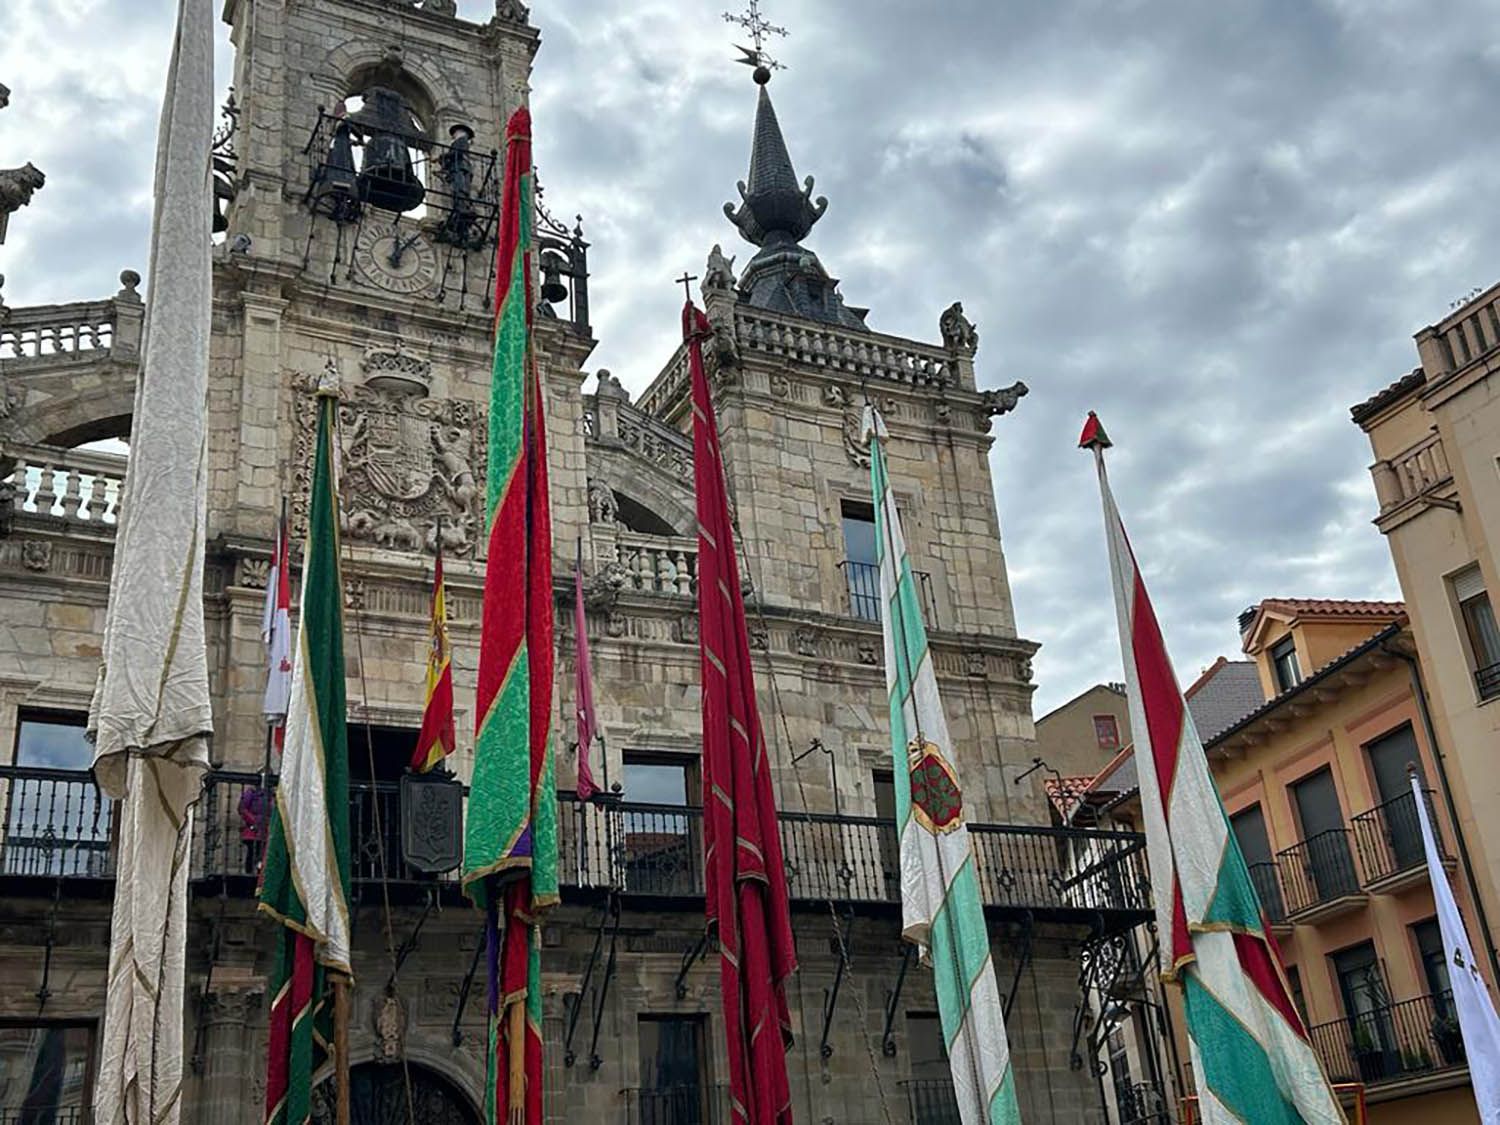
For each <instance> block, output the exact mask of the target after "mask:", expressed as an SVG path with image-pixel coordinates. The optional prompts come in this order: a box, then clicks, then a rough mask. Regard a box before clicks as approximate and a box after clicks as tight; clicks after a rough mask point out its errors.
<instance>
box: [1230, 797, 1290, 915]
mask: <svg viewBox="0 0 1500 1125" xmlns="http://www.w3.org/2000/svg"><path fill="white" fill-rule="evenodd" d="M1229 826H1230V827H1231V828H1233V829H1234V838H1235V839H1236V840H1238V841H1239V845H1240V854H1241V855H1243V856H1244V857H1245V864H1246V866H1248V867H1249V868H1250V882H1251V883H1252V884H1254V886H1255V893H1256V895H1257V896H1259V898H1260V905H1261V907H1262V908H1263V909H1264V910H1265V912H1266V917H1267V918H1269V919H1271V921H1273V922H1280V921H1282V920H1283V919H1285V918H1286V906H1285V905H1284V904H1283V902H1282V900H1281V881H1280V880H1279V879H1278V878H1277V868H1276V860H1275V859H1274V858H1273V857H1272V855H1271V837H1270V835H1269V834H1268V833H1267V832H1266V814H1265V812H1264V810H1262V809H1261V807H1260V806H1259V805H1251V806H1250V807H1249V808H1248V809H1244V810H1242V811H1240V812H1237V813H1235V814H1234V816H1232V817H1230V818H1229Z"/></svg>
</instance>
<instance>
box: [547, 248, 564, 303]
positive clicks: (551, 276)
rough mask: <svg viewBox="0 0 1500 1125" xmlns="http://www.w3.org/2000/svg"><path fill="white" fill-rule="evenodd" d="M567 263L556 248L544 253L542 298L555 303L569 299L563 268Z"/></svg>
mask: <svg viewBox="0 0 1500 1125" xmlns="http://www.w3.org/2000/svg"><path fill="white" fill-rule="evenodd" d="M565 265H567V262H566V261H565V260H564V258H563V256H562V255H561V254H559V253H558V252H557V251H555V250H548V251H546V252H544V253H543V254H542V300H544V301H546V302H547V303H548V304H549V305H555V304H557V303H559V302H560V301H566V300H567V299H568V287H567V286H566V285H564V284H563V282H562V268H563V266H565Z"/></svg>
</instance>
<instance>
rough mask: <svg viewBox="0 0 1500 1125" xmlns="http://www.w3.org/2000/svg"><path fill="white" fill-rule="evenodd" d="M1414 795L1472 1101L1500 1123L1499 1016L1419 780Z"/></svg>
mask: <svg viewBox="0 0 1500 1125" xmlns="http://www.w3.org/2000/svg"><path fill="white" fill-rule="evenodd" d="M1411 792H1412V797H1413V798H1414V799H1415V800H1416V802H1417V818H1418V819H1419V820H1420V821H1421V822H1422V847H1423V849H1424V850H1425V851H1426V853H1427V877H1428V879H1429V880H1430V881H1431V883H1432V898H1433V901H1434V902H1435V903H1437V916H1438V928H1439V929H1441V930H1442V933H1443V953H1444V956H1445V957H1446V958H1447V961H1448V984H1449V986H1450V987H1451V988H1452V989H1453V1007H1454V1008H1455V1009H1457V1011H1458V1027H1459V1030H1460V1031H1461V1032H1462V1033H1463V1037H1464V1054H1465V1055H1467V1056H1468V1059H1469V1081H1470V1082H1471V1083H1472V1084H1473V1086H1474V1102H1475V1104H1476V1105H1478V1107H1479V1120H1480V1121H1483V1122H1484V1123H1485V1125H1497V1123H1500V1017H1497V1016H1496V1015H1495V1004H1494V1001H1492V1000H1491V999H1490V993H1489V989H1487V988H1486V987H1485V985H1484V978H1483V977H1481V976H1480V975H1479V965H1478V963H1477V962H1476V961H1475V960H1474V947H1473V946H1471V945H1470V944H1469V934H1468V931H1467V930H1465V929H1464V920H1463V917H1462V915H1460V914H1459V912H1458V903H1457V902H1455V901H1454V899H1453V888H1452V887H1451V886H1449V885H1448V873H1447V871H1446V870H1445V869H1444V867H1443V858H1442V854H1441V852H1440V851H1439V850H1438V846H1437V840H1436V838H1435V837H1434V836H1433V833H1432V822H1431V821H1430V820H1429V819H1428V817H1427V799H1426V795H1425V794H1424V793H1423V792H1422V784H1421V782H1420V781H1419V780H1418V779H1417V778H1416V777H1413V778H1412V779H1411Z"/></svg>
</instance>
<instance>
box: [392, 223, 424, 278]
mask: <svg viewBox="0 0 1500 1125" xmlns="http://www.w3.org/2000/svg"><path fill="white" fill-rule="evenodd" d="M421 237H422V233H421V232H420V231H418V232H417V233H416V234H414V235H412V236H411V237H410V238H407V239H402V237H401V236H400V235H399V234H393V235H392V236H391V255H390V258H389V259H388V260H389V261H390V263H391V268H392V269H400V268H401V255H403V254H405V253H406V252H407V251H408V250H410V249H411V248H412V247H413V246H414V245H416V242H417V239H419V238H421Z"/></svg>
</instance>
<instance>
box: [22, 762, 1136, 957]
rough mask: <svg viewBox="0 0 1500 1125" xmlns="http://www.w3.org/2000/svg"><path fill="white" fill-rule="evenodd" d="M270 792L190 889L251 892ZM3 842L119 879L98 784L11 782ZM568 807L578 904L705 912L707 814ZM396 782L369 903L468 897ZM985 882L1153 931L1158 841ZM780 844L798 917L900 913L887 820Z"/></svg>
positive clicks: (561, 819)
mask: <svg viewBox="0 0 1500 1125" xmlns="http://www.w3.org/2000/svg"><path fill="white" fill-rule="evenodd" d="M274 784H275V779H274V778H272V779H269V781H268V787H267V788H266V789H262V782H261V778H260V776H259V775H258V774H255V773H246V772H241V773H236V772H231V771H215V772H214V773H212V774H210V775H209V777H208V779H207V782H206V784H205V787H204V793H203V798H202V800H201V801H200V802H199V804H198V807H197V810H196V813H195V817H194V833H195V840H194V848H193V863H192V871H193V877H194V879H195V880H197V881H198V882H199V883H200V885H202V884H212V885H213V886H215V887H216V888H217V887H225V888H228V889H229V890H231V891H232V892H233V893H242V894H249V893H252V892H253V888H254V883H255V875H256V870H257V867H258V865H259V862H260V855H261V840H262V838H263V832H264V824H265V820H266V817H265V811H266V810H267V809H268V808H269V799H270V789H271V787H274ZM0 794H3V795H4V801H5V805H4V809H5V819H4V821H3V823H4V824H5V825H6V833H5V836H4V838H0V877H3V876H22V877H34V878H33V880H32V885H33V886H42V885H44V884H43V882H42V880H43V878H48V877H50V878H48V883H47V884H46V885H49V886H50V879H55V878H73V879H87V880H95V881H99V882H101V883H102V882H103V881H106V880H109V879H111V878H113V876H114V856H113V852H112V848H111V841H110V835H109V827H110V823H111V812H112V810H111V808H110V805H109V802H108V801H107V800H104V799H103V798H102V796H101V795H100V794H99V792H98V790H97V789H96V788H95V786H94V782H93V778H92V775H91V774H89V773H87V772H85V771H69V770H38V769H31V768H28V767H18V766H6V767H0ZM569 797H570V795H568V794H563V795H562V799H561V800H560V802H559V805H558V867H559V878H560V881H561V883H562V885H563V887H564V888H565V890H567V891H569V892H571V893H573V894H589V893H603V892H605V891H607V890H609V889H611V888H616V889H618V890H619V891H621V892H622V893H623V894H626V895H629V896H633V897H637V898H641V899H647V900H656V901H658V902H660V903H661V904H662V905H663V906H669V905H671V904H672V903H674V902H677V901H691V900H698V901H700V902H701V900H702V897H703V810H702V809H698V808H692V807H687V806H680V805H661V804H644V803H632V802H624V801H611V802H601V803H594V804H580V803H578V802H576V801H573V800H571V799H569ZM401 818H402V807H401V794H400V785H399V783H397V782H386V781H379V782H370V781H354V782H352V783H351V785H350V841H351V850H352V856H351V868H352V870H351V876H352V881H353V884H354V888H355V894H356V897H358V896H359V895H361V894H362V893H364V889H365V888H367V887H369V886H371V885H372V884H377V883H379V882H380V881H381V880H382V879H384V880H385V881H386V882H387V884H388V885H390V886H392V887H393V888H394V890H395V892H396V893H398V894H400V893H403V892H409V893H413V894H421V895H425V894H426V893H427V890H428V889H429V888H431V887H432V886H433V885H434V884H436V885H437V886H438V888H439V889H440V890H443V891H445V892H454V891H456V886H457V873H456V872H450V873H448V874H446V875H442V876H437V877H433V876H430V875H423V874H420V873H418V872H416V871H414V870H413V869H412V868H411V866H410V865H409V864H408V863H407V861H406V856H405V855H404V854H403V851H402V834H401ZM969 831H970V840H971V842H972V844H973V848H974V863H975V871H976V874H977V876H978V879H979V885H980V890H981V893H982V895H983V898H984V902H985V905H986V906H987V907H988V908H989V909H990V910H991V911H1000V912H1010V913H1021V912H1030V913H1031V914H1033V915H1034V916H1036V917H1037V918H1039V919H1050V920H1056V921H1088V922H1090V923H1093V922H1094V921H1096V920H1100V919H1102V920H1103V921H1104V922H1105V924H1106V925H1107V926H1108V927H1110V928H1112V929H1113V928H1116V927H1120V926H1130V925H1137V924H1140V923H1143V922H1145V921H1147V920H1149V919H1150V918H1151V917H1152V912H1151V891H1150V880H1149V876H1148V873H1147V870H1146V863H1145V839H1144V837H1142V836H1140V835H1139V834H1137V833H1131V832H1109V831H1100V830H1094V829H1073V828H1053V827H1046V826H1030V825H999V824H971V825H970V826H969ZM781 844H782V851H783V853H784V856H785V859H786V869H787V878H788V883H789V890H790V892H791V897H792V899H793V901H794V903H804V904H806V903H821V902H824V901H826V900H828V899H832V900H834V901H837V902H840V903H847V904H850V905H868V906H871V907H878V906H882V905H893V904H895V903H897V902H898V901H899V898H900V873H899V870H898V862H899V860H898V849H897V846H896V836H895V830H894V827H893V826H892V825H890V824H888V823H886V822H885V821H882V820H879V819H877V818H875V817H860V816H835V815H831V814H823V813H792V812H788V813H783V814H782V816H781Z"/></svg>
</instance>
